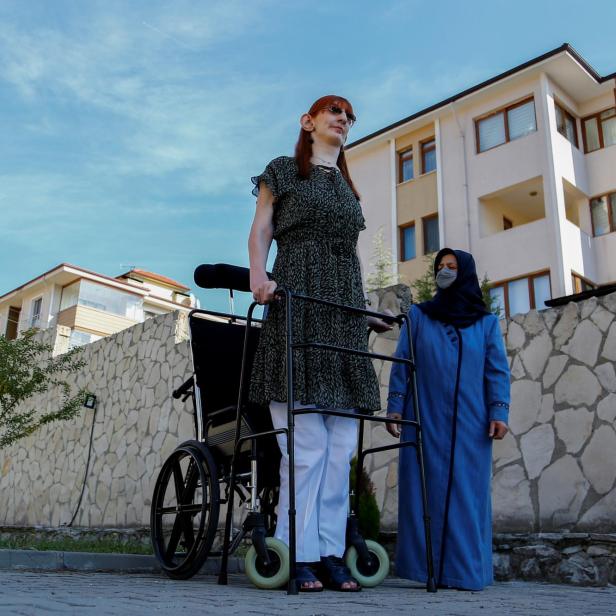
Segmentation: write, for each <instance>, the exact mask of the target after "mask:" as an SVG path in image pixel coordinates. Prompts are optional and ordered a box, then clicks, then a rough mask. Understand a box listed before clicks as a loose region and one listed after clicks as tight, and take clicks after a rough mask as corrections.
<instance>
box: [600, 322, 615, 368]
mask: <svg viewBox="0 0 616 616" xmlns="http://www.w3.org/2000/svg"><path fill="white" fill-rule="evenodd" d="M601 357H605V358H606V359H611V360H612V361H616V323H612V325H611V326H610V330H609V332H608V334H607V338H606V339H605V344H604V345H603V351H602V352H601Z"/></svg>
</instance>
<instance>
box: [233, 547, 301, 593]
mask: <svg viewBox="0 0 616 616" xmlns="http://www.w3.org/2000/svg"><path fill="white" fill-rule="evenodd" d="M265 545H266V546H267V553H268V555H269V557H270V560H271V563H270V565H265V563H263V562H262V561H261V559H260V558H259V557H258V555H257V550H255V547H254V545H253V546H252V547H251V548H250V549H249V550H248V553H247V554H246V558H245V559H244V563H245V566H246V575H247V576H248V579H249V580H250V581H251V582H252V583H253V584H254V585H255V586H256V587H257V588H264V589H266V590H272V589H274V588H280V587H281V586H283V585H284V584H286V583H287V582H288V581H289V570H290V565H289V548H288V547H287V546H286V544H284V543H283V542H282V541H280V540H279V539H275V538H274V537H267V538H266V539H265Z"/></svg>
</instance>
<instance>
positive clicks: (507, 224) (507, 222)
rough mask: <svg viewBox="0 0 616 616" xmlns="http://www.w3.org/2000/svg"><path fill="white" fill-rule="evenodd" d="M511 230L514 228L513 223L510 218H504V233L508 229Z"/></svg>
mask: <svg viewBox="0 0 616 616" xmlns="http://www.w3.org/2000/svg"><path fill="white" fill-rule="evenodd" d="M511 228H513V223H512V222H511V220H509V218H507V217H506V216H503V231H507V229H511Z"/></svg>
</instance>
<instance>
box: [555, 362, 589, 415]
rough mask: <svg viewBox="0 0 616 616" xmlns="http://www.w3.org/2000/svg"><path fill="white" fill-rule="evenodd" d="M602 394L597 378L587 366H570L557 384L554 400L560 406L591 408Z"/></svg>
mask: <svg viewBox="0 0 616 616" xmlns="http://www.w3.org/2000/svg"><path fill="white" fill-rule="evenodd" d="M600 392H601V385H600V384H599V381H598V380H597V377H596V376H595V375H594V374H593V373H592V372H591V371H590V370H589V369H588V368H586V367H585V366H569V368H567V370H566V371H565V373H564V374H563V375H562V376H561V377H560V379H559V380H558V382H557V383H556V388H555V390H554V399H555V400H556V402H557V403H558V404H560V403H566V404H570V405H571V406H580V405H588V406H591V405H592V404H593V403H594V402H595V400H596V399H597V397H598V396H599V394H600Z"/></svg>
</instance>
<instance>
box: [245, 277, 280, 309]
mask: <svg viewBox="0 0 616 616" xmlns="http://www.w3.org/2000/svg"><path fill="white" fill-rule="evenodd" d="M277 288H278V285H277V284H276V282H275V281H274V280H269V278H265V280H260V281H257V282H254V283H252V282H251V284H250V290H251V291H252V297H253V298H254V300H255V301H256V302H258V303H259V304H261V305H263V304H269V303H271V302H272V301H274V291H276V289H277Z"/></svg>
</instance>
